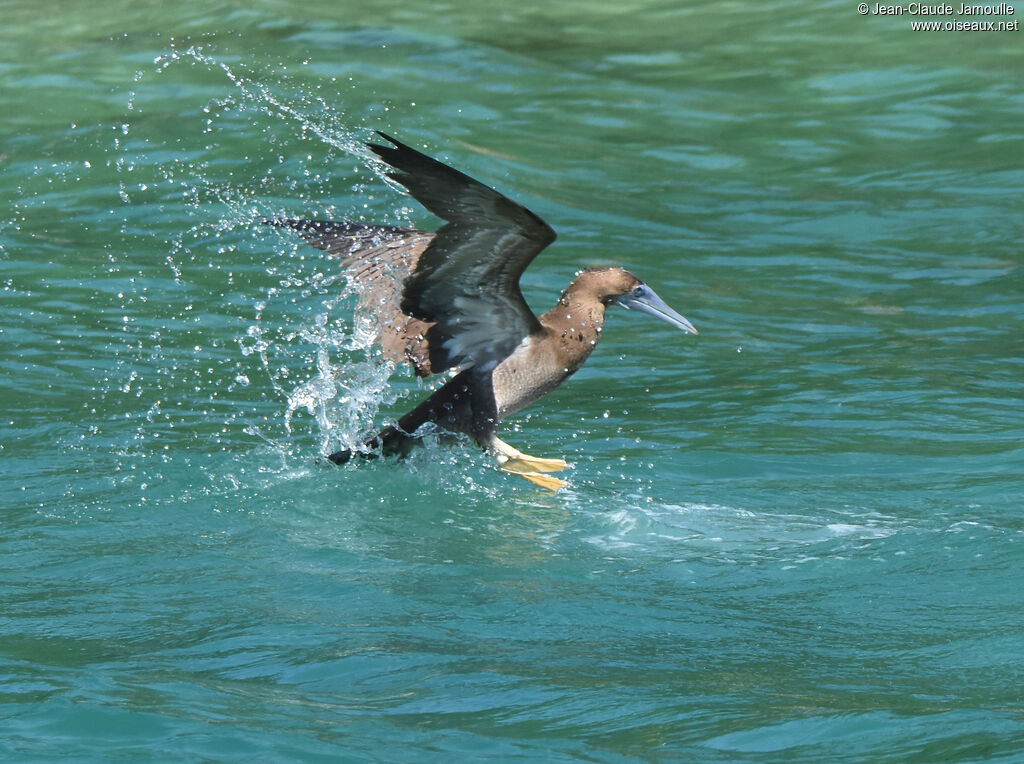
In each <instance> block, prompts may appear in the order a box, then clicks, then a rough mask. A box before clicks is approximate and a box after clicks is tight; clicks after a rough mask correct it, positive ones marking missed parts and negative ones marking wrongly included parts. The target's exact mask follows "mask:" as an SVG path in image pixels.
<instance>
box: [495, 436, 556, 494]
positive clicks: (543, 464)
mask: <svg viewBox="0 0 1024 764" xmlns="http://www.w3.org/2000/svg"><path fill="white" fill-rule="evenodd" d="M487 450H488V451H489V452H490V453H491V455H492V456H494V458H495V459H496V460H497V462H498V466H499V467H501V468H502V469H503V470H505V471H506V472H512V473H514V474H516V475H520V476H522V477H524V478H526V479H527V480H529V481H530V482H531V483H534V484H536V485H539V486H540V487H541V488H547V489H548V490H549V491H557V490H558V489H559V488H564V487H565V481H564V480H560V479H559V478H556V477H552V476H550V475H545V474H544V473H545V472H559V471H561V470H564V469H565V468H566V467H568V466H569V465H568V464H566V462H565V459H541V458H539V457H536V456H529V455H528V454H524V453H523V452H522V451H520V450H519V449H517V448H513V447H512V446H510V445H509V444H508V443H506V442H505V441H503V440H502V439H501V438H499V437H498V436H497V435H492V436H491V439H490V442H489V443H488V446H487Z"/></svg>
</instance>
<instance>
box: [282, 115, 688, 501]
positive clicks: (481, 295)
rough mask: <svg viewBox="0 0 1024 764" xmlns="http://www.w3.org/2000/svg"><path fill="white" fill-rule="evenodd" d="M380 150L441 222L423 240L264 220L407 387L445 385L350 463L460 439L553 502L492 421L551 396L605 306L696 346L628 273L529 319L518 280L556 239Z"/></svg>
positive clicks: (534, 468) (454, 173)
mask: <svg viewBox="0 0 1024 764" xmlns="http://www.w3.org/2000/svg"><path fill="white" fill-rule="evenodd" d="M378 135H380V136H381V137H382V138H384V139H385V140H387V141H389V142H390V143H391V144H393V145H392V146H382V145H377V144H372V143H370V144H367V146H368V147H369V148H370V150H372V151H373V152H374V153H375V154H376V155H377V156H378V157H380V158H381V159H382V160H384V162H386V163H387V164H388V165H390V167H391V170H390V171H389V172H388V173H387V175H388V177H389V178H391V179H393V180H395V181H397V182H398V183H400V184H401V185H402V186H404V187H405V188H406V189H407V190H408V191H409V193H410V194H411V195H412V196H413V197H414V198H415V199H417V200H418V201H419V202H420V203H421V204H422V205H423V206H424V207H426V208H427V209H428V210H429V211H430V212H432V213H433V214H434V215H436V216H437V217H439V218H441V219H442V220H443V221H445V225H444V226H442V227H441V228H440V229H438V230H437V231H436V232H434V233H430V232H426V231H419V230H414V229H410V228H396V227H392V226H375V225H363V224H359V223H345V222H326V221H316V220H300V219H277V220H273V221H269V222H271V223H272V224H274V225H277V226H283V227H288V228H293V229H295V230H296V231H298V232H299V233H300V234H301V235H302V236H303V238H304V239H305V240H306V241H307V242H308V243H309V244H311V245H312V246H314V247H317V248H318V249H322V250H324V251H325V252H328V253H330V254H332V255H336V256H337V257H339V258H340V260H341V266H342V268H343V269H344V270H345V273H346V275H347V276H348V277H349V279H350V280H352V281H354V282H355V284H356V285H357V288H358V289H359V291H360V299H359V306H358V308H357V310H359V311H360V312H361V313H363V314H365V315H367V316H369V317H370V319H371V320H372V321H373V328H374V330H375V331H376V340H377V342H378V343H379V344H380V345H381V347H382V348H383V351H384V354H385V356H387V357H389V358H392V359H394V360H398V361H401V360H407V361H408V362H410V363H411V364H412V366H413V367H414V369H415V370H416V373H417V374H418V375H420V376H427V375H430V374H438V373H441V372H444V371H449V370H451V371H452V372H453V373H454V376H453V377H452V378H451V379H450V380H449V381H448V382H447V383H445V384H444V386H442V387H441V388H440V389H438V390H437V391H436V392H434V393H433V394H432V395H430V397H428V398H427V399H426V400H425V401H423V402H422V403H421V404H420V405H418V406H417V407H416V408H414V409H413V410H412V411H410V412H409V413H408V414H406V415H405V416H403V417H402V418H400V419H399V420H398V422H397V423H396V424H395V425H392V426H390V427H387V428H385V429H384V430H382V431H381V432H379V433H377V434H376V435H374V436H373V437H371V438H369V439H367V440H366V441H365V443H364V447H365V449H366V450H365V451H338V452H336V453H333V454H331V455H330V456H329V457H328V458H329V459H330V460H331V461H332V462H334V463H336V464H344V463H345V462H347V461H348V460H349V459H350V458H352V457H353V456H356V455H358V456H375V455H378V454H395V453H405V452H406V450H407V448H408V447H409V446H410V445H411V444H412V443H413V442H414V439H413V438H412V435H413V433H415V432H416V430H418V429H419V428H420V426H421V425H423V424H425V423H427V422H433V423H435V424H436V425H438V426H440V427H442V428H444V429H446V430H450V431H453V432H458V433H465V434H467V435H469V436H470V437H471V438H473V440H474V441H476V443H477V444H478V445H479V446H480V447H481V448H483V449H484V450H485V451H487V452H488V453H490V454H491V455H492V456H493V457H494V458H495V459H496V460H497V462H498V464H499V465H500V466H501V468H502V469H504V470H507V471H509V472H514V473H517V474H520V475H522V476H523V477H525V478H526V479H528V480H530V481H531V482H533V483H536V484H537V485H540V486H542V487H544V488H549V489H552V490H555V489H557V488H561V487H562V486H564V485H565V483H564V482H563V481H562V480H559V479H558V478H556V477H553V476H551V475H549V474H547V473H550V472H557V471H559V470H562V469H565V468H566V467H567V466H568V465H567V464H566V462H565V461H564V460H562V459H542V458H537V457H533V456H528V455H527V454H524V453H522V452H521V451H518V450H516V449H515V448H513V447H512V446H510V445H508V444H507V443H505V442H503V441H502V440H500V439H499V438H498V436H497V424H498V421H499V420H500V419H502V418H503V417H506V416H508V415H509V414H513V413H515V412H516V411H519V410H520V409H522V408H523V407H525V406H527V405H529V404H531V403H533V402H534V401H536V400H537V399H538V398H540V397H542V396H544V395H546V394H547V393H549V392H551V391H552V390H554V389H555V388H556V387H558V386H559V385H560V384H562V382H564V381H565V380H566V378H567V377H569V376H570V375H571V374H573V373H574V372H575V371H576V370H577V369H579V368H580V367H581V366H582V365H583V362H584V361H586V360H587V357H588V356H589V355H590V353H591V351H593V349H594V347H595V346H596V345H597V342H598V340H599V339H600V338H601V330H602V328H603V326H604V313H605V308H607V307H608V306H609V305H613V304H617V305H621V306H622V307H624V308H627V309H629V310H638V311H641V312H643V313H648V314H650V315H652V316H655V317H657V318H660V319H662V320H663V321H666V322H668V323H669V324H672V325H673V326H675V327H677V328H679V329H682V330H683V331H684V332H689V333H691V334H696V333H697V330H696V329H695V328H694V327H693V324H691V323H690V322H689V321H687V320H686V319H685V318H683V317H682V316H681V315H679V314H678V313H676V312H675V311H674V310H672V308H670V307H669V306H668V305H666V304H665V302H664V301H663V300H662V299H661V298H660V297H658V295H657V294H655V293H654V290H653V289H651V288H650V287H649V286H647V285H646V284H644V283H643V282H642V281H640V279H638V278H637V277H636V276H634V275H633V274H632V273H630V272H629V271H626V270H624V269H622V268H597V269H590V270H584V271H581V272H580V273H578V274H577V276H576V278H575V279H573V281H572V283H571V284H569V286H568V288H567V289H566V290H565V291H564V292H563V293H562V296H561V297H560V298H559V300H558V303H557V304H556V305H555V307H553V308H552V309H551V310H549V311H548V312H547V313H545V314H544V315H542V316H540V317H539V318H538V317H537V316H535V315H534V314H533V313H532V312H531V311H530V309H529V307H527V305H526V301H525V300H524V299H523V295H522V292H521V291H520V290H519V277H520V276H521V275H522V273H523V271H524V270H525V269H526V267H527V266H528V265H529V264H530V262H531V261H532V260H533V259H534V258H535V257H536V256H537V255H538V254H539V253H540V251H541V250H542V249H544V248H545V247H546V246H547V245H548V244H550V243H551V242H553V241H554V240H555V232H554V231H553V230H552V229H551V227H550V226H548V224H547V223H545V222H544V221H543V220H541V219H540V218H539V217H537V216H536V215H535V214H533V213H532V212H530V211H529V210H528V209H526V208H525V207H523V206H522V205H519V204H517V203H516V202H513V201H512V200H511V199H508V198H507V197H505V196H503V195H502V194H500V193H498V192H497V191H494V190H493V189H490V188H488V187H487V186H485V185H483V184H482V183H479V182H477V181H475V180H473V179H472V178H470V177H468V176H466V175H464V174H462V173H461V172H459V171H458V170H455V169H453V168H451V167H448V166H447V165H444V164H442V163H441V162H438V161H437V160H435V159H431V158H430V157H428V156H426V155H424V154H421V153H420V152H418V151H416V150H414V149H412V148H410V147H409V146H406V145H405V144H403V143H400V142H399V141H397V140H395V139H394V138H391V137H390V136H388V135H385V134H384V133H378Z"/></svg>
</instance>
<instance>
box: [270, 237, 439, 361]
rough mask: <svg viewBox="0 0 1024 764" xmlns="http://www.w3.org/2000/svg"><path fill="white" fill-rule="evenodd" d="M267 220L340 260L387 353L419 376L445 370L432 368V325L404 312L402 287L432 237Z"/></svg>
mask: <svg viewBox="0 0 1024 764" xmlns="http://www.w3.org/2000/svg"><path fill="white" fill-rule="evenodd" d="M267 222H268V223H271V224H272V225H275V226H279V227H287V228H292V229H294V230H295V231H298V232H299V233H300V234H301V235H302V238H304V239H305V240H306V241H307V242H308V243H309V244H311V245H312V246H314V247H316V248H317V249H322V250H323V251H324V252H328V253H329V254H332V255H335V256H336V257H338V258H340V260H341V267H342V268H343V269H344V271H345V275H346V277H348V278H349V279H351V280H353V281H354V282H355V283H356V284H358V286H359V290H358V292H359V303H358V306H357V308H356V310H357V312H358V313H359V314H360V315H361V316H364V317H366V318H368V319H369V320H370V321H371V322H372V327H373V330H374V331H375V332H376V339H377V342H378V343H379V344H380V345H381V347H382V348H383V350H384V354H385V355H386V356H387V357H389V358H392V359H394V360H396V361H402V360H408V361H409V362H410V363H412V365H413V367H414V368H415V369H416V373H417V374H419V375H420V376H427V375H429V374H433V373H434V372H435V371H444V368H446V367H440V368H432V367H431V365H430V347H429V344H428V342H427V339H426V335H427V332H428V331H429V330H430V327H431V324H430V323H429V322H426V321H421V320H420V319H417V318H412V317H410V316H407V315H405V314H404V313H402V310H401V302H402V285H403V283H404V282H405V280H406V279H407V278H409V276H410V275H411V274H412V273H413V271H414V270H415V268H416V263H417V262H418V261H419V258H420V257H421V255H422V254H423V252H424V251H425V250H426V249H427V245H428V244H429V243H430V240H431V239H432V238H433V237H434V235H433V234H432V233H426V232H424V231H416V230H412V229H408V228H393V227H390V226H371V225H362V224H360V223H335V222H329V221H321V220H300V219H277V220H269V221H267Z"/></svg>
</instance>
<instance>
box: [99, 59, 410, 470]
mask: <svg viewBox="0 0 1024 764" xmlns="http://www.w3.org/2000/svg"><path fill="white" fill-rule="evenodd" d="M153 64H154V69H153V70H151V71H140V72H138V73H137V75H136V77H135V85H136V87H135V88H134V89H133V90H132V92H131V93H130V95H129V101H128V104H127V106H128V115H127V117H126V118H125V119H124V120H123V121H119V124H118V126H117V128H118V129H117V130H116V131H115V135H114V137H113V143H112V148H113V155H114V156H113V158H112V160H111V161H110V162H109V163H108V164H109V166H110V167H111V168H112V169H113V170H114V171H115V172H116V174H117V177H118V178H119V189H118V193H119V197H120V198H121V201H122V203H123V204H124V205H126V206H129V207H139V206H140V205H141V203H142V200H143V199H144V198H145V197H146V195H147V194H149V195H152V194H153V193H154V192H155V191H157V192H159V193H160V194H161V197H160V199H161V203H162V204H178V205H180V207H179V208H180V209H184V210H185V211H186V214H187V216H188V217H189V218H191V220H192V221H193V224H192V225H191V226H190V227H189V228H188V229H187V230H184V231H178V232H174V233H172V234H171V235H170V236H168V238H167V245H168V250H167V255H166V266H167V268H169V270H170V273H171V276H172V279H173V282H174V283H175V284H176V285H177V286H179V287H180V288H181V289H182V290H183V291H185V292H189V291H193V292H194V291H196V290H199V291H201V292H202V294H203V295H206V296H207V298H208V299H211V300H219V301H221V305H222V306H224V305H226V306H227V308H226V310H224V309H218V310H217V311H213V313H219V314H221V315H223V314H224V313H225V312H230V311H234V313H235V316H236V318H237V321H236V324H240V329H239V330H237V334H236V335H235V337H234V342H233V343H231V342H228V343H227V344H226V345H224V344H222V347H231V345H232V344H234V346H235V347H236V348H237V349H238V352H239V354H240V356H241V360H240V361H239V362H238V363H236V364H235V367H234V368H232V369H230V371H229V372H228V373H227V374H224V373H220V372H219V370H217V369H216V367H214V366H211V367H210V368H208V369H206V370H205V371H204V370H195V371H194V372H193V375H194V376H195V377H198V378H199V379H200V382H199V383H198V385H197V386H196V387H195V388H194V389H193V390H192V392H193V393H201V394H202V395H204V396H205V397H207V398H208V399H209V400H210V401H211V403H217V402H219V401H222V400H224V399H225V398H227V397H228V396H227V395H226V393H230V394H231V395H232V396H233V398H232V400H233V401H235V402H237V403H235V404H234V405H235V407H236V410H235V411H232V412H229V413H228V414H227V415H226V417H225V427H227V426H235V425H237V424H238V423H239V422H241V424H242V426H243V431H244V432H245V433H248V434H249V435H250V436H253V437H256V438H259V439H261V440H262V441H264V442H265V443H267V444H270V445H271V447H272V448H273V449H275V450H276V451H278V452H280V453H282V454H288V453H291V452H292V451H293V449H294V450H295V451H296V452H297V453H301V454H302V455H303V458H308V457H309V455H310V449H309V448H308V447H305V446H303V447H296V443H297V441H301V440H302V439H311V440H313V441H314V442H315V443H316V448H317V450H318V451H319V452H320V453H323V454H326V453H329V452H331V451H333V450H335V449H336V448H338V447H341V448H356V447H359V445H360V444H361V442H362V440H363V438H364V437H365V436H366V435H367V434H368V432H370V431H372V430H373V429H374V422H375V419H376V418H377V416H378V415H379V413H380V409H381V408H382V407H385V406H388V405H390V404H392V403H394V402H395V401H397V400H398V399H399V398H401V397H404V395H405V394H407V392H408V391H407V390H406V389H404V388H403V387H402V386H401V385H398V386H396V387H394V388H392V387H390V386H389V381H390V376H391V374H392V372H393V371H394V370H395V364H394V363H391V362H387V361H384V360H382V359H381V358H380V357H379V354H377V353H376V351H375V350H374V349H373V348H372V339H373V332H372V330H371V327H372V322H369V321H362V320H360V319H359V318H358V317H357V318H356V319H355V320H352V318H351V313H352V308H353V305H354V303H355V298H357V297H358V288H357V286H356V285H354V284H346V282H345V279H344V277H343V275H342V274H341V273H340V271H339V269H337V265H336V264H335V263H334V262H333V261H332V260H330V259H329V258H328V257H327V256H326V255H321V254H319V253H316V255H315V256H314V255H313V254H312V250H310V249H309V248H308V247H306V246H304V245H302V244H300V243H299V242H298V241H297V240H296V237H295V236H294V234H291V233H290V232H285V231H281V230H278V229H276V228H272V227H269V226H266V225H264V224H263V221H265V220H267V219H273V218H276V217H280V216H289V217H295V216H302V217H312V218H321V219H349V220H364V218H363V214H362V212H364V211H368V210H369V209H370V203H371V202H373V200H374V195H373V193H372V191H370V190H368V188H372V187H374V186H376V185H377V184H378V183H380V182H383V183H385V184H388V185H391V186H393V187H395V188H398V186H397V184H395V183H394V181H392V180H391V179H389V178H388V177H387V176H386V174H385V166H384V165H383V163H382V162H380V160H379V159H378V158H377V157H376V156H375V155H374V154H372V153H371V152H370V151H369V150H367V149H366V148H365V144H364V142H363V137H362V136H358V137H357V132H356V129H354V128H353V127H351V125H350V124H349V123H348V122H347V118H346V115H345V112H344V109H343V108H338V107H335V106H332V105H331V104H329V103H328V102H327V100H326V99H325V98H324V97H323V96H322V95H321V94H319V93H317V92H316V90H317V89H319V87H320V86H319V84H317V85H313V86H310V85H308V84H303V83H299V82H296V81H294V79H291V78H289V77H287V76H286V75H285V74H283V73H282V72H281V71H280V70H279V69H277V68H275V69H274V71H273V72H272V73H260V72H258V71H257V70H256V69H255V67H254V65H253V64H250V63H246V62H232V63H231V64H230V65H229V64H228V63H226V62H225V61H221V60H218V58H217V57H216V56H215V55H212V54H211V53H209V52H208V51H207V50H204V48H203V47H202V46H198V45H188V46H187V47H184V48H181V47H179V46H177V45H176V44H174V43H172V47H171V49H170V50H169V51H167V52H166V53H164V54H161V55H159V56H157V57H156V58H155V59H154V62H153ZM183 75H184V76H183ZM154 77H159V78H160V80H159V81H157V80H154V79H153V78H154ZM175 77H177V78H179V79H182V80H183V85H184V86H187V87H196V81H197V80H202V81H204V82H205V83H206V84H207V85H209V81H210V79H211V78H212V80H213V83H214V84H213V87H214V88H215V89H217V88H219V89H220V90H221V91H222V92H220V93H219V94H217V95H215V96H214V97H213V98H210V97H209V92H208V89H206V88H204V89H203V90H202V91H201V92H203V93H204V96H203V101H200V102H198V103H197V105H196V112H195V116H194V118H193V117H191V116H189V115H186V116H185V117H183V118H182V120H181V124H179V125H176V128H175V129H174V130H173V131H167V132H165V133H163V134H161V133H160V131H159V130H158V129H157V128H156V127H153V124H154V120H152V118H151V115H149V114H148V111H147V110H148V109H150V108H151V104H152V108H153V109H157V108H158V102H155V101H153V100H152V99H153V98H155V96H154V91H155V90H159V87H155V86H156V85H158V84H159V83H164V84H167V83H166V81H167V79H168V78H170V79H174V78H175ZM218 80H219V84H218ZM150 85H154V87H150ZM147 117H150V118H149V119H146V118H147ZM254 136H256V137H257V138H258V137H260V136H262V146H263V147H264V149H265V150H264V151H253V150H252V144H253V140H254ZM154 156H158V158H157V159H154ZM346 160H347V161H346ZM226 167H228V168H230V169H225V168H226ZM339 167H340V168H341V170H340V171H339V170H338V168H339ZM147 172H153V173H155V177H148V176H147V175H146V173H147ZM336 173H337V174H338V175H342V174H344V175H345V176H350V175H351V174H352V173H355V174H356V175H357V176H358V181H357V182H356V183H355V184H353V185H350V186H349V187H348V188H347V189H344V191H343V192H342V193H341V194H340V195H339V189H338V188H337V180H336ZM371 184H372V185H371ZM346 194H347V198H348V206H347V207H344V208H342V209H338V208H336V207H335V206H334V205H333V204H330V203H325V200H339V196H340V197H341V198H342V199H344V198H345V197H346ZM340 203H341V202H340ZM409 212H410V210H409V208H408V207H405V206H397V207H395V208H394V209H393V213H392V214H393V220H390V221H388V220H386V218H387V215H386V214H385V215H383V216H382V215H380V213H378V212H374V214H373V217H374V218H375V219H377V220H378V221H379V220H380V218H381V217H384V218H385V221H384V222H394V223H396V224H400V225H408V215H409ZM126 227H127V226H126ZM201 304H202V303H201V302H200V301H197V300H190V301H189V302H188V304H187V305H184V306H183V307H182V308H181V309H180V311H179V312H178V313H177V314H174V313H171V314H170V315H169V321H170V325H169V326H168V327H166V328H167V329H170V328H171V327H175V328H178V327H181V326H183V325H184V324H186V322H198V321H200V318H199V316H198V314H200V313H202V310H201ZM191 331H192V330H186V331H185V332H184V334H186V335H187V334H190V333H191ZM173 333H174V332H168V331H165V332H164V335H165V339H166V340H169V341H171V342H172V343H174V344H178V343H176V339H172V337H171V336H170V335H171V334H173ZM181 344H184V343H181ZM199 349H200V346H199V345H196V351H197V353H198V351H199ZM152 352H153V353H154V354H156V355H158V356H160V360H161V361H163V355H164V349H163V348H162V347H161V346H160V344H159V343H158V344H157V345H156V347H155V348H154V350H153V351H152ZM217 360H218V362H219V363H223V359H217ZM187 363H188V361H182V360H180V359H178V360H177V361H176V362H175V363H173V364H167V365H168V366H169V367H170V368H171V370H172V371H173V373H174V375H175V376H182V374H183V371H184V369H183V368H182V367H183V366H185V365H187ZM132 382H134V380H132ZM126 384H131V382H126ZM165 397H168V396H166V395H165ZM260 399H263V400H272V401H276V405H277V413H276V414H275V415H268V414H267V413H265V410H266V407H265V406H259V405H252V401H259V400H260ZM158 403H159V401H158ZM224 403H225V404H226V405H227V406H231V405H232V404H231V403H230V402H229V401H227V400H224ZM147 406H148V408H147V411H153V410H154V409H152V403H149V404H147ZM243 409H244V411H243ZM155 410H156V411H157V412H160V414H159V416H163V415H165V414H164V413H163V412H164V411H166V410H167V407H165V408H164V409H161V408H160V406H157V408H156V409H155ZM203 413H204V414H206V413H207V412H203ZM209 413H211V414H214V415H216V412H215V409H214V407H213V406H211V411H210V412H209ZM261 414H262V415H261ZM166 415H168V416H169V415H170V414H166ZM159 416H158V415H156V414H154V415H151V416H149V417H148V419H147V424H149V425H153V423H154V420H155V419H158V418H159ZM171 426H173V424H172V425H171Z"/></svg>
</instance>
